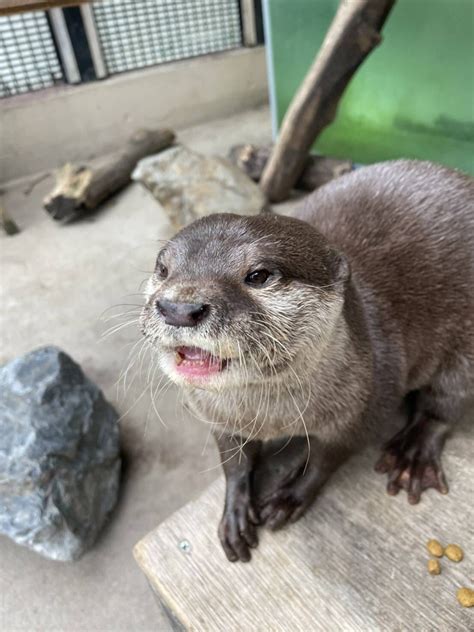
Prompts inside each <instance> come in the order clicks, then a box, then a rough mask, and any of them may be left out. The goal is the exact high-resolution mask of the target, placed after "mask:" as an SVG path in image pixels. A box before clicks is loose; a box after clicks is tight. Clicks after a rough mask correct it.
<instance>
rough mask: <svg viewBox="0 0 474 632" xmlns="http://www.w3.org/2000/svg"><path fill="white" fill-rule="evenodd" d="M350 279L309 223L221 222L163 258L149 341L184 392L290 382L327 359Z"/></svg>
mask: <svg viewBox="0 0 474 632" xmlns="http://www.w3.org/2000/svg"><path fill="white" fill-rule="evenodd" d="M348 276H349V271H348V265H347V263H346V261H345V259H344V257H343V256H342V255H340V254H339V253H337V252H336V251H335V250H334V249H332V248H331V247H330V245H329V243H328V242H327V240H326V239H325V238H324V237H323V236H322V235H321V234H320V233H319V232H318V231H316V230H315V229H314V228H313V227H312V226H310V225H309V224H307V223H305V222H303V221H300V220H298V219H293V218H289V217H283V216H278V215H260V216H256V217H241V216H238V215H232V214H218V215H211V216H209V217H205V218H203V219H200V220H198V221H196V222H194V223H193V224H191V225H189V226H187V227H186V228H184V229H183V230H181V231H180V232H179V233H178V234H177V235H176V236H175V237H174V238H173V239H172V240H171V241H169V242H168V243H167V245H166V246H165V247H164V248H163V249H162V250H161V251H160V252H159V253H158V257H157V261H156V267H155V271H154V273H153V275H152V276H151V278H150V280H149V282H148V286H147V291H146V294H147V301H146V304H145V306H144V308H143V311H142V315H141V328H142V332H143V334H144V336H145V337H146V338H147V339H148V340H149V342H150V343H151V344H152V345H153V347H155V348H156V349H157V351H158V357H159V362H160V365H161V368H162V370H163V371H164V372H165V373H166V374H167V375H168V377H169V378H171V380H173V381H174V382H177V383H178V384H181V385H184V386H188V387H192V388H201V389H208V390H212V391H216V390H221V389H224V388H229V387H233V388H235V387H238V388H241V387H245V386H247V385H249V384H251V383H259V382H267V381H269V380H279V379H285V378H286V376H287V374H289V373H290V372H293V373H294V372H296V373H298V372H300V371H302V370H304V367H305V366H308V363H314V362H316V361H317V358H318V356H320V355H321V354H322V353H323V351H324V348H325V346H326V345H327V343H328V341H329V340H330V338H331V335H332V333H333V331H334V327H335V325H336V323H337V321H338V319H339V318H340V315H341V311H342V305H343V301H344V288H345V284H346V281H347V278H348Z"/></svg>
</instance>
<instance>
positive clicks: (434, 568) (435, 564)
mask: <svg viewBox="0 0 474 632" xmlns="http://www.w3.org/2000/svg"><path fill="white" fill-rule="evenodd" d="M428 573H429V574H430V575H439V574H440V573H441V564H440V563H439V561H438V560H428Z"/></svg>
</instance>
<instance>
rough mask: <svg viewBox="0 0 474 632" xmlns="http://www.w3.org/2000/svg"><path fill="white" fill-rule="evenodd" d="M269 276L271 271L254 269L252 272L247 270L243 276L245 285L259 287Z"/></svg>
mask: <svg viewBox="0 0 474 632" xmlns="http://www.w3.org/2000/svg"><path fill="white" fill-rule="evenodd" d="M269 277H271V272H269V271H268V270H254V271H253V272H249V274H247V276H246V277H245V283H247V285H253V286H254V287H259V286H261V285H263V284H264V283H265V282H266V281H267V280H268V279H269Z"/></svg>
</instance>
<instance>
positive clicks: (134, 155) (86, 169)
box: [43, 129, 175, 220]
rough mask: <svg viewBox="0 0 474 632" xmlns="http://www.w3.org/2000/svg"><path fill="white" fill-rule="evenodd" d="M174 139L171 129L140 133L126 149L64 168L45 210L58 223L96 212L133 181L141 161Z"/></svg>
mask: <svg viewBox="0 0 474 632" xmlns="http://www.w3.org/2000/svg"><path fill="white" fill-rule="evenodd" d="M174 138H175V136H174V133H173V132H172V131H171V130H169V129H159V130H140V131H139V132H137V133H136V134H135V135H134V136H133V137H132V138H131V139H130V140H129V141H128V143H127V145H126V147H125V148H124V149H122V150H119V151H116V152H113V153H110V154H107V155H105V156H101V157H99V158H94V159H93V160H91V161H90V163H89V164H88V165H86V166H78V165H71V164H66V165H64V167H62V168H61V169H60V170H59V171H58V173H57V175H56V185H55V187H54V189H53V191H52V192H51V193H50V194H49V195H48V196H47V197H46V198H45V199H44V202H43V205H44V208H45V209H46V210H47V211H48V213H50V215H51V216H52V217H53V218H54V219H57V220H68V219H71V218H73V217H76V216H77V215H80V214H82V213H85V212H88V211H92V210H93V209H95V208H97V207H98V206H99V204H101V202H103V201H104V200H106V199H107V198H108V197H110V196H111V195H112V194H114V193H116V192H117V191H119V190H120V189H122V188H123V187H125V186H126V185H127V184H128V183H129V182H130V175H131V173H132V171H133V169H134V167H135V165H136V164H137V162H138V161H139V160H141V159H142V158H144V157H145V156H149V155H151V154H155V153H157V152H159V151H161V150H162V149H165V148H166V147H169V146H170V145H171V144H172V143H173V141H174Z"/></svg>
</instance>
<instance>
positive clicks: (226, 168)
mask: <svg viewBox="0 0 474 632" xmlns="http://www.w3.org/2000/svg"><path fill="white" fill-rule="evenodd" d="M132 179H133V180H136V181H138V182H141V183H142V184H143V185H144V186H145V187H146V188H147V189H148V190H149V191H151V193H152V194H153V196H154V197H155V198H156V199H157V200H158V202H159V203H160V204H161V205H162V206H163V208H164V209H165V211H166V212H167V213H168V215H169V218H170V220H171V222H172V223H173V224H174V227H175V228H176V229H180V228H182V227H183V226H186V225H187V224H190V223H191V222H193V221H194V220H196V219H199V218H200V217H204V216H206V215H211V214H212V213H238V214H239V215H257V214H258V213H259V212H260V211H261V210H262V209H263V207H264V206H265V196H264V195H263V192H262V191H261V189H260V187H259V186H258V185H257V184H255V182H253V181H252V180H251V179H250V178H249V177H248V176H247V175H246V174H245V173H244V172H243V171H241V170H240V169H239V168H238V167H236V166H235V165H233V164H232V163H231V162H229V161H228V160H226V159H225V158H219V157H214V156H203V155H201V154H198V153H197V152H194V151H191V150H190V149H188V148H187V147H184V146H182V145H177V146H174V147H170V148H169V149H165V151H162V152H160V153H159V154H156V155H154V156H148V157H147V158H143V160H140V162H139V163H138V164H137V166H136V167H135V170H134V171H133V173H132Z"/></svg>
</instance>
